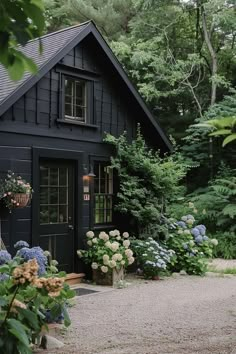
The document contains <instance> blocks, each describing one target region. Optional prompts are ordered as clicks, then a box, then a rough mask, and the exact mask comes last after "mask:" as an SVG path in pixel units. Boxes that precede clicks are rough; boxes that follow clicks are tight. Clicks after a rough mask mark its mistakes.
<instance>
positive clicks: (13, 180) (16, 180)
mask: <svg viewBox="0 0 236 354" xmlns="http://www.w3.org/2000/svg"><path fill="white" fill-rule="evenodd" d="M32 192H33V190H32V188H31V186H30V184H29V183H27V182H26V181H25V180H24V179H23V178H22V177H21V176H16V175H15V173H14V172H12V171H8V173H7V177H6V178H5V179H4V180H3V181H1V187H0V199H2V201H3V203H4V204H5V205H6V207H7V208H8V209H10V210H12V209H14V208H24V207H25V206H27V204H28V203H29V201H30V199H31V195H32Z"/></svg>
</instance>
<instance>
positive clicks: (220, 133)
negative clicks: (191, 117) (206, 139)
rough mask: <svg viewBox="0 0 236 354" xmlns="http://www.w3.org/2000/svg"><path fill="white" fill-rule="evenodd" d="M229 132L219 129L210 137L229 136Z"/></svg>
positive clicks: (228, 130)
mask: <svg viewBox="0 0 236 354" xmlns="http://www.w3.org/2000/svg"><path fill="white" fill-rule="evenodd" d="M230 133H231V130H230V129H219V130H217V131H215V132H213V133H210V134H209V135H210V136H218V135H227V134H230Z"/></svg>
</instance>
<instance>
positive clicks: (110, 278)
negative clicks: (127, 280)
mask: <svg viewBox="0 0 236 354" xmlns="http://www.w3.org/2000/svg"><path fill="white" fill-rule="evenodd" d="M120 280H124V268H123V267H122V268H120V269H117V268H113V269H111V270H110V271H109V272H107V273H103V272H102V271H101V270H100V269H93V281H94V282H95V283H96V284H97V285H110V286H113V285H114V284H116V283H117V282H119V281H120Z"/></svg>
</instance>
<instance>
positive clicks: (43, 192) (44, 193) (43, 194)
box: [40, 187, 48, 204]
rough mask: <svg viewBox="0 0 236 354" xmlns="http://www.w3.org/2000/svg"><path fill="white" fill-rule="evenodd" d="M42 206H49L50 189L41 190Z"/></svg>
mask: <svg viewBox="0 0 236 354" xmlns="http://www.w3.org/2000/svg"><path fill="white" fill-rule="evenodd" d="M40 204H48V187H41V188H40Z"/></svg>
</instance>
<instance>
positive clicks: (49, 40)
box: [0, 21, 172, 150]
mask: <svg viewBox="0 0 236 354" xmlns="http://www.w3.org/2000/svg"><path fill="white" fill-rule="evenodd" d="M90 33H91V34H93V36H94V38H95V39H96V40H97V42H98V44H99V45H100V47H101V48H102V49H103V51H104V53H105V54H106V55H107V57H108V58H109V60H110V62H111V63H112V64H113V67H114V69H115V70H116V72H117V73H118V74H119V76H120V78H121V80H122V81H123V82H124V83H125V85H126V86H127V88H128V89H129V91H130V93H131V95H133V97H134V98H135V100H136V102H137V104H138V105H139V106H140V108H141V109H142V110H143V112H144V114H145V116H146V117H147V118H148V119H149V121H150V122H151V123H152V125H153V127H154V128H155V130H156V131H157V133H158V134H159V136H160V137H161V139H162V140H163V142H164V144H165V145H166V147H167V148H168V150H172V145H171V143H170V141H169V140H168V138H167V137H166V135H165V133H164V132H163V130H162V129H161V127H160V125H159V124H158V122H157V121H156V120H155V118H154V117H153V115H152V113H151V112H150V110H149V109H148V107H147V106H146V104H145V102H144V101H143V99H142V97H141V96H140V94H139V92H138V91H137V89H136V88H135V87H134V86H133V85H132V83H131V81H130V80H129V78H128V76H127V74H126V73H125V71H124V69H123V68H122V66H121V64H120V63H119V61H118V59H117V58H116V57H115V55H114V53H113V52H112V50H111V48H110V47H109V46H108V44H107V43H106V41H105V40H104V38H103V37H102V35H101V34H100V32H99V31H98V30H97V28H96V26H95V24H94V23H93V21H87V22H84V23H82V24H80V25H76V26H73V27H69V28H65V29H63V30H60V31H57V32H53V33H50V34H47V35H45V36H43V37H41V38H40V40H41V41H42V45H43V53H42V54H39V39H35V40H32V41H30V42H28V43H27V44H26V45H25V46H24V47H23V48H22V51H23V52H24V54H26V55H27V56H29V57H31V58H32V59H33V60H34V61H35V63H36V64H37V65H38V73H37V75H32V74H30V73H25V74H24V76H23V78H22V79H21V80H19V81H12V80H11V79H10V78H9V76H8V73H7V71H6V70H5V69H4V67H3V66H2V65H0V116H1V115H2V114H3V113H4V112H6V110H7V109H8V108H9V107H11V105H13V104H14V103H15V102H16V101H17V99H19V98H20V97H22V96H23V95H24V94H25V92H27V90H29V89H30V88H31V87H32V86H33V85H34V84H35V83H37V82H38V81H39V80H40V78H41V77H43V75H45V74H46V73H47V72H48V71H49V70H51V68H52V67H53V66H55V65H56V64H57V63H58V62H59V61H60V60H61V59H62V58H63V57H64V56H65V55H66V54H67V53H69V51H70V50H72V49H73V48H74V47H75V46H76V45H77V44H78V43H79V42H80V41H81V40H83V39H84V38H85V37H86V36H87V35H88V34H90Z"/></svg>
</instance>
